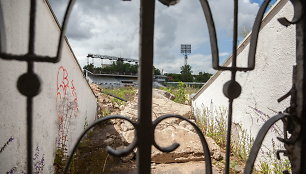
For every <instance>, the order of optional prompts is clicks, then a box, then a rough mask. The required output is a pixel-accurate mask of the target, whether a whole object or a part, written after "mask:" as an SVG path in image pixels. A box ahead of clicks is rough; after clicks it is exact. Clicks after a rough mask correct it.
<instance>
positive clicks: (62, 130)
mask: <svg viewBox="0 0 306 174" xmlns="http://www.w3.org/2000/svg"><path fill="white" fill-rule="evenodd" d="M56 88H57V91H56V112H57V121H58V136H57V140H56V143H57V147H58V148H61V149H63V150H64V151H67V143H68V136H69V128H70V123H71V120H72V118H75V117H77V114H78V110H79V106H78V96H77V92H76V88H75V85H74V81H73V80H72V79H69V73H68V71H67V69H66V68H64V67H63V66H60V67H59V69H58V71H57V81H56Z"/></svg>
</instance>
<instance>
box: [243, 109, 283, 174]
mask: <svg viewBox="0 0 306 174" xmlns="http://www.w3.org/2000/svg"><path fill="white" fill-rule="evenodd" d="M288 116H289V115H287V114H283V113H280V114H278V115H276V116H274V117H271V118H270V119H269V120H268V121H266V122H265V123H264V125H263V126H262V127H261V129H260V130H259V132H258V134H257V137H256V139H255V141H254V143H253V145H252V148H251V151H250V154H249V158H248V160H247V163H246V166H245V169H244V174H251V173H252V171H253V168H254V164H255V160H256V157H257V155H258V152H259V150H260V148H261V145H262V142H263V140H264V138H265V136H266V134H267V133H268V131H269V130H270V128H271V127H272V126H273V125H274V124H275V123H276V122H277V121H279V120H281V119H284V118H286V117H288Z"/></svg>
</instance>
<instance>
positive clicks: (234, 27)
mask: <svg viewBox="0 0 306 174" xmlns="http://www.w3.org/2000/svg"><path fill="white" fill-rule="evenodd" d="M237 37H238V0H234V22H233V45H232V47H233V50H232V51H233V60H232V67H233V68H236V65H237V63H236V62H237V41H238V38H237ZM234 80H235V79H234Z"/></svg>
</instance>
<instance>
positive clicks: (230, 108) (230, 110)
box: [224, 0, 238, 174]
mask: <svg viewBox="0 0 306 174" xmlns="http://www.w3.org/2000/svg"><path fill="white" fill-rule="evenodd" d="M237 37H238V0H234V22H233V45H232V47H233V50H232V51H233V59H232V70H231V73H232V75H231V81H235V79H236V65H237V41H238V38H237ZM233 102H234V101H233V99H232V98H229V106H228V118H227V119H228V120H227V135H226V152H225V169H224V173H226V174H228V173H229V169H230V156H231V136H232V117H233Z"/></svg>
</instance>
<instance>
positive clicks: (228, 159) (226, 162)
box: [224, 99, 233, 174]
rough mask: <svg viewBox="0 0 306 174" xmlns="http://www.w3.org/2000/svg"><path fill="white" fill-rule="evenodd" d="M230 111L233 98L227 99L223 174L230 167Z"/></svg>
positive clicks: (231, 110) (227, 171) (226, 172)
mask: <svg viewBox="0 0 306 174" xmlns="http://www.w3.org/2000/svg"><path fill="white" fill-rule="evenodd" d="M232 112H233V99H229V109H228V118H227V134H226V152H225V169H224V173H225V174H229V168H230V156H231V135H232Z"/></svg>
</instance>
